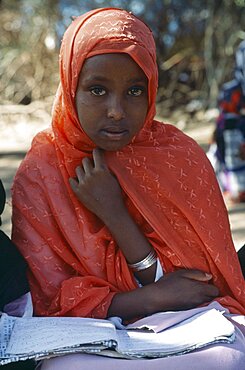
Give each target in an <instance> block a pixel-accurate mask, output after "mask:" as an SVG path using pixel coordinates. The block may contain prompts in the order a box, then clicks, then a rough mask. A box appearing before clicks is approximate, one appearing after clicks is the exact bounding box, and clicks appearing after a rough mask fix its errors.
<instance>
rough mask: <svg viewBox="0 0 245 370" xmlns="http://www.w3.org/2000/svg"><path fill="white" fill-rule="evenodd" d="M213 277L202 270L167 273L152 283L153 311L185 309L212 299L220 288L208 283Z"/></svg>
mask: <svg viewBox="0 0 245 370" xmlns="http://www.w3.org/2000/svg"><path fill="white" fill-rule="evenodd" d="M211 279H212V275H211V274H207V273H205V272H203V271H200V270H178V271H175V272H172V273H168V274H165V275H164V276H163V277H162V278H161V279H159V280H158V281H157V282H156V283H154V284H151V289H152V291H151V293H150V292H149V295H150V296H149V297H148V299H149V302H150V301H152V303H153V306H154V307H155V309H153V311H155V312H157V311H163V310H164V311H167V310H185V309H190V308H195V307H197V306H199V305H201V304H203V303H205V302H210V301H212V300H213V299H214V298H215V297H217V296H218V295H219V290H218V289H217V288H216V287H215V286H214V285H213V284H207V283H208V282H209V281H210V280H211Z"/></svg>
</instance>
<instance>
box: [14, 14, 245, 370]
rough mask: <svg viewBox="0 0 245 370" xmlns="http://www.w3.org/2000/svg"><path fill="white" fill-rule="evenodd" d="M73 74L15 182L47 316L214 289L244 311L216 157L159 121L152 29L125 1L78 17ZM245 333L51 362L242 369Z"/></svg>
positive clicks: (179, 305)
mask: <svg viewBox="0 0 245 370" xmlns="http://www.w3.org/2000/svg"><path fill="white" fill-rule="evenodd" d="M60 75H61V84H60V86H59V89H58V92H57V96H56V100H55V103H54V107H53V120H52V128H51V129H49V130H47V131H44V132H41V133H40V134H38V135H37V136H36V138H35V139H34V141H33V143H32V147H31V149H30V151H29V153H28V154H27V156H26V158H25V159H24V161H23V162H22V164H21V166H20V169H19V170H18V173H17V175H16V178H15V182H14V186H13V206H14V208H13V223H14V229H13V240H14V241H15V243H16V244H17V245H18V247H19V249H20V251H21V252H22V254H23V255H24V256H25V258H26V260H27V261H28V264H29V280H30V284H31V291H32V297H33V302H34V310H35V313H36V315H41V316H81V317H96V318H106V317H110V316H120V317H121V318H122V319H123V320H129V319H130V320H131V319H135V318H138V317H140V316H146V315H149V314H152V313H154V312H158V311H166V310H183V309H188V308H193V307H197V306H199V305H202V304H208V303H209V302H211V301H212V300H214V299H215V300H217V301H218V302H219V303H220V304H222V305H223V306H224V307H226V308H228V309H229V310H230V312H231V313H236V314H240V315H242V314H244V313H245V310H244V304H245V289H244V279H243V277H242V273H241V269H240V266H239V262H238V258H237V255H236V252H235V249H234V247H233V243H232V239H231V234H230V228H229V222H228V217H227V212H226V209H225V206H224V203H223V200H222V196H221V194H220V191H219V187H218V185H217V183H216V180H215V175H214V173H213V170H212V168H211V165H210V164H209V161H208V160H207V159H206V156H205V154H204V152H203V151H202V149H201V148H200V147H199V146H198V145H197V144H196V143H195V142H194V141H193V140H192V139H190V138H189V137H187V136H186V135H184V134H183V133H182V132H180V131H179V130H178V129H177V128H175V127H174V126H171V125H166V124H163V123H160V122H157V121H155V120H154V115H155V99H156V93H157V65H156V55H155V44H154V40H153V36H152V33H151V31H150V29H149V28H148V27H147V26H146V25H145V24H144V23H143V22H142V21H140V20H139V19H137V18H136V17H135V16H133V15H132V14H130V13H127V12H126V11H124V10H120V9H113V8H103V9H96V10H93V11H91V12H89V13H87V14H85V15H83V16H81V17H78V18H77V19H76V20H75V21H74V22H73V23H72V24H71V25H70V27H69V28H68V30H67V31H66V33H65V35H64V38H63V41H62V46H61V54H60ZM239 333H240V334H239V335H240V336H242V334H241V332H239ZM239 335H238V336H237V338H238V339H237V340H236V342H235V343H234V344H232V345H225V344H224V345H215V346H213V347H211V348H209V349H205V350H202V351H198V352H193V353H192V354H187V355H183V356H180V357H172V358H166V359H159V360H148V361H144V360H142V361H141V360H137V361H125V360H119V359H117V360H115V359H114V360H113V359H104V358H103V359H102V358H101V357H96V356H88V355H73V356H67V357H65V358H60V359H53V360H49V361H47V362H46V363H44V364H43V365H42V369H56V368H57V369H68V368H72V369H96V368H100V369H104V368H107V366H109V367H110V369H116V368H117V369H118V368H123V369H124V368H126V367H127V368H134V369H144V368H145V369H162V368H164V367H165V368H167V369H191V368H193V369H194V368H199V369H216V370H217V369H219V368H222V370H224V369H229V370H231V369H238V368H239V365H240V364H241V363H242V361H244V347H243V348H242V339H241V337H239ZM239 346H240V347H239ZM219 353H222V357H220V356H217V355H218V354H219ZM191 365H192V366H194V367H191ZM195 366H196V367H195ZM203 366H204V367H203Z"/></svg>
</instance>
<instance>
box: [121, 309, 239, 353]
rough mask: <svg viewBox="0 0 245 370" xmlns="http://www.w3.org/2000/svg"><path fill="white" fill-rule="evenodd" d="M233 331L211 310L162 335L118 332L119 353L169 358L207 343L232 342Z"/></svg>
mask: <svg viewBox="0 0 245 370" xmlns="http://www.w3.org/2000/svg"><path fill="white" fill-rule="evenodd" d="M234 333H235V328H234V326H233V324H232V323H231V322H230V321H228V320H227V319H226V318H225V317H224V316H223V315H222V313H221V312H219V311H217V310H215V309H211V310H208V311H204V312H202V313H199V314H197V315H195V316H194V317H191V318H189V319H187V320H185V321H183V322H181V323H179V324H177V325H175V326H172V327H171V328H169V329H166V330H163V331H162V332H159V333H155V332H149V331H148V332H147V331H145V332H142V331H135V330H121V331H117V334H118V338H119V340H118V348H117V350H118V352H120V353H125V354H128V355H129V354H136V355H137V354H140V353H141V352H142V353H143V354H145V355H147V354H148V355H154V353H155V355H156V354H158V355H157V357H158V356H160V354H162V355H164V354H165V355H169V354H172V353H178V352H182V351H187V350H190V349H193V348H201V347H203V346H204V345H207V344H208V343H214V342H218V341H228V342H229V341H230V342H233V341H234Z"/></svg>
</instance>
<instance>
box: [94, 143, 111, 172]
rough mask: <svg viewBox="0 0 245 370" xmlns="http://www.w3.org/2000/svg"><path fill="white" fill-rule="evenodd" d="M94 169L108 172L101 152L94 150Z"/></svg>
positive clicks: (97, 149)
mask: <svg viewBox="0 0 245 370" xmlns="http://www.w3.org/2000/svg"><path fill="white" fill-rule="evenodd" d="M93 159H94V168H95V169H101V168H103V169H105V170H108V167H107V164H106V161H105V156H104V152H103V150H101V149H99V148H95V149H94V150H93Z"/></svg>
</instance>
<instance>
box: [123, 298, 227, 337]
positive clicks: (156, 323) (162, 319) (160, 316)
mask: <svg viewBox="0 0 245 370" xmlns="http://www.w3.org/2000/svg"><path fill="white" fill-rule="evenodd" d="M213 308H215V309H216V310H217V311H219V312H222V313H223V312H228V310H226V309H225V308H224V307H222V306H221V305H220V304H219V303H218V302H215V301H214V302H211V303H210V304H209V305H208V306H204V307H198V308H193V309H190V310H185V311H167V312H158V313H155V314H153V315H150V316H147V317H144V318H142V319H140V320H137V321H135V322H134V323H133V324H128V325H127V326H125V327H124V328H125V329H149V330H152V331H154V332H155V333H159V332H161V331H163V330H165V329H168V328H170V327H171V326H173V325H176V324H179V323H180V322H182V321H184V320H186V319H189V318H191V317H193V316H195V315H197V314H199V313H202V312H205V311H209V310H210V309H213Z"/></svg>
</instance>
